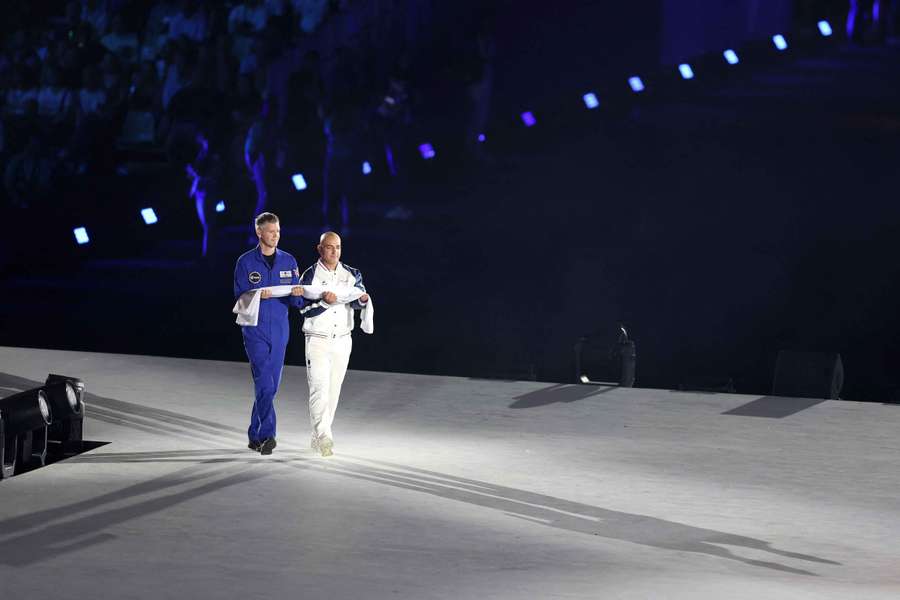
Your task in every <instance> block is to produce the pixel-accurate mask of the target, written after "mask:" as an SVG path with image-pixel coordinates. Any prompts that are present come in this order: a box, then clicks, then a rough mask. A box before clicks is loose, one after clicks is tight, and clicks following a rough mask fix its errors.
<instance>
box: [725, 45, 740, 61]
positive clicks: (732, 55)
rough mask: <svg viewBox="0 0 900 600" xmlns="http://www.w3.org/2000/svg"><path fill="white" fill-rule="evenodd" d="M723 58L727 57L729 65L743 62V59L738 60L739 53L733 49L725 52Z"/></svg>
mask: <svg viewBox="0 0 900 600" xmlns="http://www.w3.org/2000/svg"><path fill="white" fill-rule="evenodd" d="M722 56H724V57H725V62H727V63H728V64H729V65H736V64H738V63H739V62H741V59H739V58H738V55H737V52H735V51H734V50H732V49H731V48H729V49H728V50H726V51H725V52H723V53H722Z"/></svg>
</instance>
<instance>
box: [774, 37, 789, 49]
mask: <svg viewBox="0 0 900 600" xmlns="http://www.w3.org/2000/svg"><path fill="white" fill-rule="evenodd" d="M772 43H773V44H775V47H776V48H778V51H779V52H784V51H785V50H787V47H788V43H787V40H786V39H784V36H783V35H781V34H780V33H779V34H777V35H773V36H772Z"/></svg>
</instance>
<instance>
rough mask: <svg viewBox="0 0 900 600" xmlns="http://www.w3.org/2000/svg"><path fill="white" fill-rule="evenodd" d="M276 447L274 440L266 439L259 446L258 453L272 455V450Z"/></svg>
mask: <svg viewBox="0 0 900 600" xmlns="http://www.w3.org/2000/svg"><path fill="white" fill-rule="evenodd" d="M277 445H278V444H277V443H276V442H275V438H266V439H264V440H263V441H262V442H260V444H259V453H260V454H262V455H264V456H268V455H269V454H272V450H274V449H275V446H277Z"/></svg>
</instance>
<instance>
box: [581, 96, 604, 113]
mask: <svg viewBox="0 0 900 600" xmlns="http://www.w3.org/2000/svg"><path fill="white" fill-rule="evenodd" d="M581 99H582V100H584V105H585V106H586V107H588V109H591V110H593V109H595V108H597V107H598V106H600V101H599V100H597V94H595V93H594V92H588V93H587V94H585V95H584V96H582V97H581Z"/></svg>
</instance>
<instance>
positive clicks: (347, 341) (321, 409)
mask: <svg viewBox="0 0 900 600" xmlns="http://www.w3.org/2000/svg"><path fill="white" fill-rule="evenodd" d="M352 349H353V338H352V337H351V336H349V335H345V336H343V337H338V338H325V337H316V336H311V335H308V336H306V380H307V382H308V383H309V420H310V424H311V425H312V431H313V436H314V437H316V438H317V439H322V438H323V437H327V438H328V439H334V437H333V436H332V434H331V424H332V423H333V422H334V413H335V411H336V410H337V405H338V400H339V399H340V397H341V385H343V383H344V375H345V374H346V373H347V364H348V363H349V362H350V351H351V350H352Z"/></svg>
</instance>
